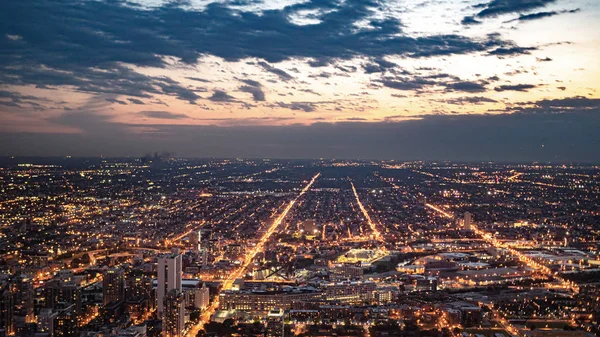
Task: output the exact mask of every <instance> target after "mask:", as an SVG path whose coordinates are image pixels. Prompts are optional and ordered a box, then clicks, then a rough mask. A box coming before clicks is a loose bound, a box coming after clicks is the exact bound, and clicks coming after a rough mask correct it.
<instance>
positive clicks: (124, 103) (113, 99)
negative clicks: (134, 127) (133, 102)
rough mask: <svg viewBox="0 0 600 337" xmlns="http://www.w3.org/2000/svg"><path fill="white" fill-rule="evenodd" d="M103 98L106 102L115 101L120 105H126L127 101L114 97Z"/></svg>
mask: <svg viewBox="0 0 600 337" xmlns="http://www.w3.org/2000/svg"><path fill="white" fill-rule="evenodd" d="M104 100H105V101H107V102H110V103H117V104H121V105H127V102H125V101H121V100H118V99H116V98H105V99H104Z"/></svg>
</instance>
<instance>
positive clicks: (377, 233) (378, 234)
mask: <svg viewBox="0 0 600 337" xmlns="http://www.w3.org/2000/svg"><path fill="white" fill-rule="evenodd" d="M350 184H351V185H352V191H353V192H354V197H355V198H356V203H357V204H358V208H359V209H360V211H361V212H362V214H363V216H364V217H365V219H367V224H369V227H371V231H372V232H373V236H374V237H375V240H377V241H379V242H380V243H383V244H385V240H384V239H383V235H381V232H380V231H379V230H378V229H377V224H376V223H375V222H374V221H373V219H371V216H370V215H369V212H367V209H366V208H365V206H363V204H362V202H361V201H360V198H359V197H358V192H356V188H355V187H354V183H353V182H352V181H351V182H350Z"/></svg>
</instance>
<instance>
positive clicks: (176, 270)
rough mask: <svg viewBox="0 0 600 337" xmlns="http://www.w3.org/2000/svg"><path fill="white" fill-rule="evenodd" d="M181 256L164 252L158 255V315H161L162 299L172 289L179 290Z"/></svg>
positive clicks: (163, 299)
mask: <svg viewBox="0 0 600 337" xmlns="http://www.w3.org/2000/svg"><path fill="white" fill-rule="evenodd" d="M181 277H182V258H181V255H180V254H176V253H172V254H164V255H160V256H159V257H158V287H157V288H158V289H157V294H156V298H157V302H158V309H157V314H158V317H162V315H163V312H164V310H163V308H164V301H165V297H166V295H167V293H169V291H171V290H172V289H175V290H177V291H179V292H181Z"/></svg>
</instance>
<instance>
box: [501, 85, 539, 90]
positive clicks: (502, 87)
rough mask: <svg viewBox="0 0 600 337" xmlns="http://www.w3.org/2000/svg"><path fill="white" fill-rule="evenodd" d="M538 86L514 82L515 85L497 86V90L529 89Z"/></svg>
mask: <svg viewBox="0 0 600 337" xmlns="http://www.w3.org/2000/svg"><path fill="white" fill-rule="evenodd" d="M535 87H537V86H536V85H534V84H513V85H501V86H498V87H495V88H494V90H496V91H528V90H529V89H533V88H535Z"/></svg>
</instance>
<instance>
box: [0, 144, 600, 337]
mask: <svg viewBox="0 0 600 337" xmlns="http://www.w3.org/2000/svg"><path fill="white" fill-rule="evenodd" d="M0 190H1V191H2V194H1V195H2V198H1V200H0V211H1V212H0V214H1V216H0V221H1V223H0V225H1V228H0V254H1V259H0V263H1V264H0V271H1V273H0V286H1V288H0V296H1V299H2V301H1V303H2V306H1V308H0V310H1V316H0V323H1V326H0V333H1V334H2V335H3V336H118V337H143V336H148V337H158V336H163V337H184V336H191V337H196V336H464V337H467V336H473V337H480V336H487V337H501V336H504V337H512V336H519V337H525V336H594V335H597V334H599V333H600V306H599V305H598V303H600V302H599V301H600V252H599V248H600V221H599V220H600V205H599V204H598V200H600V166H594V165H549V164H541V163H540V164H497V163H491V162H485V163H483V162H482V163H458V162H423V161H409V162H400V161H365V160H363V161H358V160H268V159H264V160H258V159H257V160H246V159H206V160H200V159H181V158H174V157H166V156H160V155H155V156H149V157H144V158H141V159H136V158H123V159H116V158H115V159H108V158H33V157H31V158H19V157H7V158H4V159H3V160H2V164H1V169H0Z"/></svg>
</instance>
